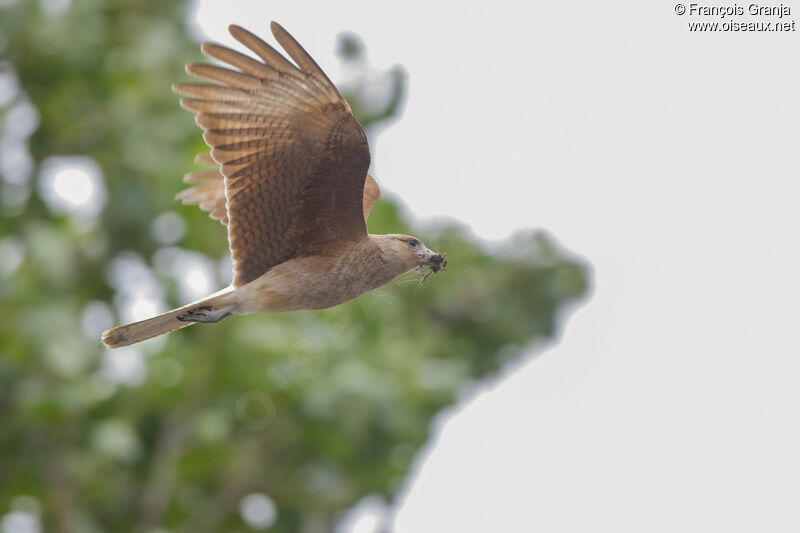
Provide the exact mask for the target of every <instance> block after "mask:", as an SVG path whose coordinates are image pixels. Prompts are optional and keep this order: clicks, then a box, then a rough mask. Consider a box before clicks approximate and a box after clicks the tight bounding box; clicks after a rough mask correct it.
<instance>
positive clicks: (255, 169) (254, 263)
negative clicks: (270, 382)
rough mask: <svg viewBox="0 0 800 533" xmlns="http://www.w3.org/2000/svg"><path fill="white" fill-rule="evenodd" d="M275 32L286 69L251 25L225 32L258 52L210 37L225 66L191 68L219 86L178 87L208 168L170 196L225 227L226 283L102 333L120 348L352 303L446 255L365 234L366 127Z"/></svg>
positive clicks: (370, 184)
mask: <svg viewBox="0 0 800 533" xmlns="http://www.w3.org/2000/svg"><path fill="white" fill-rule="evenodd" d="M271 28H272V34H273V35H274V37H275V39H276V40H277V41H278V42H279V43H280V45H281V46H282V47H283V49H284V50H285V51H286V53H287V54H288V55H289V57H290V58H291V59H292V60H293V61H294V63H295V64H292V63H291V62H290V61H289V60H287V59H286V58H285V57H283V56H282V55H281V54H280V53H279V52H277V51H276V50H275V49H274V48H272V47H271V46H270V45H269V44H267V43H265V42H264V41H262V40H261V39H260V38H258V37H256V36H255V35H253V34H252V33H250V32H248V31H247V30H245V29H243V28H240V27H238V26H230V27H229V31H230V33H231V35H233V37H235V38H236V39H237V40H238V41H239V42H241V43H242V44H244V45H245V46H247V48H249V49H250V50H251V51H252V52H253V53H254V54H255V55H256V56H257V57H258V58H259V59H260V60H259V59H255V58H252V57H249V56H247V55H244V54H241V53H239V52H236V51H234V50H231V49H229V48H225V47H223V46H220V45H216V44H210V43H206V44H204V45H203V46H202V51H203V54H204V55H206V56H208V57H211V58H214V59H217V60H219V61H222V62H224V63H227V64H228V65H230V66H231V67H234V68H227V67H221V66H217V65H210V64H206V63H189V64H187V65H186V71H187V72H188V73H189V74H191V75H192V76H194V77H196V78H200V79H203V80H207V81H211V82H215V83H213V84H207V83H179V84H176V85H174V86H173V90H174V91H175V92H177V93H178V94H180V95H182V96H183V98H182V99H181V105H182V106H183V107H184V108H185V109H188V110H189V111H192V112H193V113H195V115H196V121H197V124H198V125H199V126H200V127H201V128H202V129H203V131H204V135H203V138H204V139H205V141H206V143H207V144H208V145H209V146H210V147H211V151H210V153H205V154H200V155H198V156H197V158H196V162H198V163H201V164H206V165H213V166H214V167H216V168H215V169H213V170H206V171H201V172H193V173H190V174H187V175H186V176H185V178H184V181H185V182H187V183H191V184H193V187H191V188H189V189H186V190H185V191H183V192H181V193H179V194H178V195H177V199H180V200H182V201H183V203H185V204H197V205H198V206H199V207H200V208H201V209H203V210H204V211H207V212H208V213H209V215H210V216H211V218H213V219H215V220H219V221H220V222H221V223H222V224H224V225H225V226H226V227H227V230H228V242H229V245H230V250H231V255H232V258H233V284H232V286H231V287H229V288H228V289H225V290H223V291H220V292H219V293H217V294H215V295H212V296H210V297H208V298H206V299H204V300H201V301H199V302H195V303H192V304H189V305H187V306H184V307H181V308H180V309H175V310H173V311H170V312H168V313H165V314H163V315H159V316H157V317H154V318H151V319H148V320H143V321H141V322H136V323H133V324H127V325H124V326H118V327H116V328H113V329H111V330H109V331H106V332H105V333H104V334H103V343H105V345H106V346H108V347H110V348H116V347H120V346H127V345H129V344H133V343H136V342H139V341H142V340H145V339H149V338H151V337H155V336H157V335H162V334H164V333H168V332H170V331H174V330H176V329H180V328H182V327H185V326H188V325H190V324H192V323H195V322H218V321H219V320H221V319H222V318H225V317H226V316H228V315H230V314H232V313H233V314H247V313H258V312H264V311H292V310H299V309H322V308H325V307H331V306H334V305H338V304H340V303H342V302H346V301H348V300H351V299H353V298H355V297H357V296H359V295H361V294H363V293H365V292H367V291H370V290H372V289H375V288H377V287H380V286H381V285H384V284H386V283H388V282H390V281H392V280H393V279H395V278H397V277H398V276H401V275H403V274H405V273H407V272H409V271H411V270H414V269H423V268H425V267H430V268H431V270H432V271H434V272H436V271H439V270H441V269H443V268H444V267H445V266H446V265H447V260H446V257H445V256H443V255H441V254H438V253H435V252H432V251H431V250H429V249H428V248H426V247H425V245H424V244H423V243H422V242H421V241H420V240H419V239H416V238H414V237H410V236H408V235H370V234H368V233H367V227H366V220H367V218H368V216H369V212H370V210H371V209H372V207H373V206H374V205H375V202H376V201H377V200H378V198H379V197H380V188H379V187H378V184H377V183H376V182H375V180H374V179H372V177H370V176H368V175H367V169H368V168H369V164H370V153H369V146H368V144H367V138H366V135H365V134H364V130H363V129H362V128H361V126H360V125H359V124H358V122H357V121H356V119H355V117H354V116H353V114H352V113H351V111H350V106H349V105H348V104H347V102H346V101H345V100H344V98H342V96H341V95H340V94H339V91H338V90H337V89H336V87H335V86H334V85H333V83H331V81H330V80H329V79H328V77H327V76H326V75H325V73H324V72H323V71H322V69H320V67H319V66H318V65H317V64H316V62H315V61H314V60H313V59H312V58H311V56H309V55H308V53H306V51H305V50H303V48H302V47H301V46H300V45H299V44H298V43H297V41H295V40H294V38H293V37H292V36H291V35H289V34H288V33H287V32H286V30H284V29H283V28H282V27H281V26H280V25H279V24H277V23H275V22H273V23H272V24H271Z"/></svg>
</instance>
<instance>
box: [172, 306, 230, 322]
mask: <svg viewBox="0 0 800 533" xmlns="http://www.w3.org/2000/svg"><path fill="white" fill-rule="evenodd" d="M238 306H239V304H230V305H226V306H225V307H222V308H220V309H217V310H216V311H215V310H213V309H212V308H211V307H208V306H203V307H198V308H197V309H193V310H191V311H189V312H188V313H186V314H185V315H181V316H179V317H178V320H180V321H182V322H204V323H209V324H210V323H214V322H219V321H220V320H222V319H223V318H225V317H226V316H228V315H230V314H231V311H233V310H234V309H236V308H237V307H238Z"/></svg>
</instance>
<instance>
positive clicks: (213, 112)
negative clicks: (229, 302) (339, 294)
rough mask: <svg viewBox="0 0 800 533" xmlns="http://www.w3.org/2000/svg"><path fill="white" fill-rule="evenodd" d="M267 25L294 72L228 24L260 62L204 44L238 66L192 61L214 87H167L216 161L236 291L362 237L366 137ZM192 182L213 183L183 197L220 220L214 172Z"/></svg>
mask: <svg viewBox="0 0 800 533" xmlns="http://www.w3.org/2000/svg"><path fill="white" fill-rule="evenodd" d="M271 28H272V33H273V35H274V36H275V38H276V39H277V41H278V42H279V43H280V44H281V46H283V48H284V50H285V51H286V52H287V53H288V54H289V57H291V58H292V59H293V60H294V62H295V63H296V64H297V66H295V65H294V64H292V63H291V62H289V61H288V60H287V59H286V58H284V57H283V56H282V55H281V54H280V53H278V52H277V51H276V50H275V49H273V48H272V47H271V46H270V45H268V44H267V43H265V42H264V41H262V40H261V39H259V38H258V37H256V36H255V35H253V34H252V33H250V32H248V31H247V30H245V29H243V28H240V27H238V26H230V27H229V31H230V32H231V35H233V36H234V37H235V38H236V39H237V40H238V41H239V42H241V43H242V44H244V45H245V46H247V47H248V48H249V49H250V50H252V51H253V52H254V53H255V54H256V55H257V56H258V57H259V58H260V61H259V60H257V59H254V58H252V57H249V56H246V55H244V54H241V53H239V52H236V51H234V50H231V49H229V48H226V47H223V46H220V45H216V44H210V43H206V44H204V45H203V47H202V51H203V53H204V54H205V55H206V56H209V57H212V58H214V59H218V60H220V61H223V62H225V63H228V64H229V65H231V66H233V67H235V69H236V70H234V69H229V68H225V67H220V66H216V65H210V64H206V63H189V64H188V65H186V71H187V72H188V73H189V74H191V75H192V76H195V77H197V78H202V79H205V80H211V81H214V82H217V84H197V83H180V84H176V85H175V86H173V90H174V91H175V92H177V93H179V94H181V95H183V96H185V98H182V99H181V105H182V106H183V107H184V108H186V109H188V110H190V111H192V112H194V113H195V114H196V115H197V117H196V120H197V123H198V124H199V125H200V127H202V128H203V130H204V132H205V133H204V135H203V138H204V139H205V141H206V143H207V144H208V145H209V146H210V147H211V157H212V158H213V160H214V161H216V162H217V163H219V165H220V170H221V174H222V177H223V182H224V196H225V209H226V215H225V216H226V217H227V226H228V240H229V244H230V248H231V255H232V257H233V269H234V279H233V284H234V286H236V287H239V286H241V285H244V284H245V283H248V282H250V281H252V280H254V279H256V278H257V277H259V276H260V275H261V274H263V273H264V272H266V271H267V270H269V269H270V268H272V267H273V266H275V265H277V264H280V263H283V262H285V261H287V260H289V259H291V258H293V257H299V256H303V255H316V254H325V253H326V252H327V251H328V250H329V249H330V248H332V247H333V246H341V243H342V242H343V241H344V242H347V241H357V240H360V239H364V238H366V235H367V234H366V225H365V223H364V216H363V213H364V204H363V198H364V195H363V191H364V183H365V177H366V174H367V168H368V167H369V161H370V155H369V146H368V145H367V139H366V136H365V135H364V131H363V129H362V128H361V126H360V125H359V124H358V122H357V121H356V119H355V117H353V115H352V113H351V112H350V107H349V106H348V105H347V103H346V102H345V101H344V99H343V98H342V96H341V95H340V94H339V92H338V91H337V90H336V87H335V86H334V85H333V84H332V83H331V81H330V80H329V79H328V77H327V76H326V75H325V73H324V72H322V70H321V69H320V68H319V66H318V65H317V64H316V63H315V62H314V60H313V59H312V58H311V57H310V56H309V55H308V53H306V51H305V50H303V48H302V47H301V46H300V45H299V44H298V43H297V41H295V40H294V39H293V38H292V37H291V36H290V35H289V34H288V33H287V32H286V30H284V29H283V28H282V27H281V26H280V25H278V24H277V23H275V22H273V23H272V24H271ZM190 176H194V177H193V178H192V179H193V180H194V181H204V180H206V181H209V182H210V183H208V184H204V185H199V186H198V187H196V188H194V189H190V190H189V191H192V190H194V193H189V192H187V193H185V194H186V196H185V197H184V198H183V199H184V200H189V201H190V202H192V201H194V202H197V203H200V204H201V207H203V205H205V207H204V208H207V209H208V210H209V211H210V212H211V216H212V217H214V218H217V216H218V218H219V219H220V220H223V219H224V218H225V217H223V216H221V212H220V210H219V207H220V206H221V205H222V204H221V199H222V198H221V197H220V196H219V188H218V185H216V186H215V185H214V183H215V182H214V176H213V173H206V174H204V175H200V176H199V175H198V173H195V174H193V175H190ZM217 181H218V178H217ZM206 185H208V188H207V189H204V190H201V189H199V187H203V186H206Z"/></svg>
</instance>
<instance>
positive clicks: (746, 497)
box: [197, 0, 800, 533]
mask: <svg viewBox="0 0 800 533" xmlns="http://www.w3.org/2000/svg"><path fill="white" fill-rule="evenodd" d="M743 5H745V6H746V5H747V4H743ZM784 5H788V6H790V8H791V9H792V10H795V8H796V10H797V16H798V17H800V4H797V5H796V6H795V5H794V4H793V3H792V2H789V3H788V4H787V3H785V4H784ZM794 16H795V13H792V14H791V16H789V17H788V18H784V19H783V20H784V21H785V20H792V19H793V18H794ZM197 17H198V18H197V20H198V22H199V23H200V25H201V27H202V28H203V30H204V31H205V32H207V34H208V35H209V36H210V37H211V38H213V39H215V40H221V41H224V42H231V40H230V39H229V38H227V37H226V30H225V28H226V26H227V24H229V23H239V24H242V25H245V26H247V27H248V28H250V29H251V30H254V31H256V32H257V33H260V34H262V35H267V34H268V21H269V20H271V19H274V20H277V21H279V22H281V23H282V24H283V25H284V26H285V27H286V28H287V29H288V30H289V31H290V32H292V33H293V34H294V35H295V37H297V38H298V40H299V41H300V42H301V43H302V44H303V46H304V47H305V48H306V49H307V50H309V51H310V52H311V54H312V55H313V56H314V57H315V58H316V59H317V61H318V62H319V63H320V65H322V67H323V68H324V69H325V70H326V71H328V72H329V73H330V74H331V76H332V78H333V79H334V80H340V79H341V69H340V63H339V60H338V59H337V58H336V56H335V55H334V45H335V42H336V36H337V35H338V34H339V33H340V32H342V31H352V32H354V33H356V34H358V35H359V36H361V37H362V39H363V40H364V42H365V43H366V45H367V47H368V53H369V59H370V61H371V62H372V64H373V66H374V67H375V68H379V69H382V68H387V67H389V66H392V65H394V64H401V65H403V66H404V68H405V69H406V70H407V71H408V74H409V85H408V89H409V95H408V100H407V102H406V104H405V112H404V116H403V117H402V119H401V120H400V121H398V122H397V123H396V124H394V125H393V126H392V127H390V128H389V129H387V130H385V131H384V132H383V133H382V134H381V135H380V136H379V137H378V138H377V141H376V143H375V144H374V146H373V147H372V148H373V154H374V157H373V159H374V168H375V175H376V177H377V179H378V180H379V182H380V183H381V185H382V187H383V188H384V190H386V191H388V193H390V194H393V195H396V196H397V197H399V198H401V199H402V201H403V202H405V204H406V205H407V206H408V208H409V209H410V212H411V213H412V214H413V215H414V216H415V217H420V219H422V220H425V219H426V217H437V216H446V217H451V218H455V219H457V220H459V221H461V222H463V223H465V224H467V225H468V226H469V227H470V228H471V229H472V230H473V231H474V232H475V234H476V235H478V236H480V237H481V238H485V239H503V238H507V237H508V236H509V235H511V234H512V233H513V232H514V231H515V230H518V229H521V228H543V229H546V230H547V231H548V232H550V234H551V235H552V236H553V237H554V238H555V239H556V240H558V241H559V242H560V243H561V244H562V246H564V247H565V248H566V249H568V250H571V251H572V252H574V253H577V254H579V255H581V256H583V257H585V258H586V259H587V260H588V261H589V262H590V263H591V264H592V266H593V278H594V285H595V287H594V291H593V294H591V296H590V298H589V300H588V301H587V302H586V303H585V305H583V306H582V307H580V308H579V309H577V310H576V311H575V312H574V313H573V314H571V315H570V316H569V317H568V319H567V321H566V323H565V328H564V330H563V335H562V337H563V338H562V339H561V342H560V343H559V344H557V345H556V346H553V347H551V348H549V349H547V350H546V351H545V352H543V353H541V354H540V355H539V356H538V357H537V358H535V359H530V360H529V361H527V362H525V363H524V364H520V365H517V366H516V367H514V368H510V369H508V372H507V373H506V375H504V376H502V378H499V379H497V380H495V381H493V382H491V383H487V384H484V385H483V386H482V387H481V388H480V389H479V390H477V391H476V392H475V394H474V395H471V396H470V397H468V398H466V399H465V401H464V402H463V404H462V405H460V406H458V407H457V408H455V409H453V410H452V411H450V412H449V413H447V415H446V416H444V417H441V418H440V419H439V420H438V421H437V426H438V427H439V428H440V433H439V436H438V438H437V439H436V441H435V442H434V443H432V444H431V446H430V449H429V450H428V453H426V454H422V455H421V456H420V457H419V458H418V465H417V466H418V472H417V474H416V477H415V479H413V480H412V481H411V482H410V483H409V485H408V487H407V494H406V499H405V501H404V503H403V505H402V506H401V508H400V509H399V511H398V512H397V516H396V518H395V520H394V530H396V531H398V532H409V533H424V532H428V531H430V532H441V531H458V532H472V531H474V532H486V531H502V532H529V531H547V532H553V531H593V532H594V531H614V532H617V533H618V532H637V533H638V532H641V531H649V532H653V531H670V532H673V531H703V532H706V531H726V532H734V531H797V530H799V529H800V514H799V513H798V512H797V502H798V501H800V483H798V479H800V452H798V450H800V424H799V423H798V414H800V413H798V410H799V408H800V386H798V383H799V382H800V342H798V339H797V337H798V331H800V328H798V315H799V313H798V301H799V300H800V281H798V273H800V253H799V252H798V237H797V231H798V228H800V209H798V204H799V203H800V196H799V195H798V193H799V192H800V187H798V185H797V184H798V159H797V154H798V141H799V140H800V139H798V123H799V122H798V119H800V100H799V99H798V95H800V83H799V80H800V78H799V77H798V74H797V71H798V67H797V63H798V62H797V55H798V50H800V48H799V47H798V43H799V41H798V33H797V32H794V33H785V34H775V33H750V32H737V33H723V32H719V33H692V32H689V31H688V29H687V22H688V21H690V20H697V21H723V19H720V18H713V17H708V18H701V17H690V16H689V15H683V16H679V15H676V14H675V4H674V3H670V2H663V1H662V2H633V1H630V2H616V3H608V2H596V1H577V0H576V1H573V2H546V3H545V2H542V3H538V2H527V3H524V4H523V3H519V2H501V1H494V2H486V3H479V4H470V3H465V2H459V3H450V4H449V5H444V4H440V3H434V2H403V3H394V4H385V3H380V4H379V3H377V2H368V1H366V0H363V1H352V2H336V3H335V7H334V6H333V4H330V5H329V4H319V5H316V6H314V7H310V5H309V4H308V3H306V2H253V1H250V0H248V1H245V0H239V1H226V2H215V1H212V0H203V1H202V2H201V3H200V4H199V10H198V13H197ZM724 20H729V19H724ZM740 20H743V21H777V19H774V18H758V17H750V16H747V17H740ZM365 524H366V522H363V521H362V525H361V526H359V527H360V529H359V527H354V528H353V530H358V533H364V532H366V531H368V529H369V528H368V527H367V526H366V525H365Z"/></svg>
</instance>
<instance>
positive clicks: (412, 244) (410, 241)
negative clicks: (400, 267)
mask: <svg viewBox="0 0 800 533" xmlns="http://www.w3.org/2000/svg"><path fill="white" fill-rule="evenodd" d="M406 242H407V243H408V245H409V246H410V247H412V248H416V247H417V239H408V240H407V241H406Z"/></svg>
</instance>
